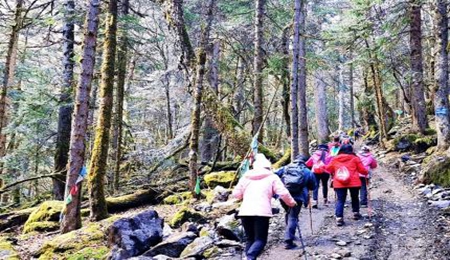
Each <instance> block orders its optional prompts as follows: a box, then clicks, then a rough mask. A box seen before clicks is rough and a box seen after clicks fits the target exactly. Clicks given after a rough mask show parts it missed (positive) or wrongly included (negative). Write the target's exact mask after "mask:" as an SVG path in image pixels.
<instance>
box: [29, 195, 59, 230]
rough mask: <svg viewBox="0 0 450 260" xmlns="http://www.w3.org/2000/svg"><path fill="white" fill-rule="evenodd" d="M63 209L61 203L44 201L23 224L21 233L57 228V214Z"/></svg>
mask: <svg viewBox="0 0 450 260" xmlns="http://www.w3.org/2000/svg"><path fill="white" fill-rule="evenodd" d="M63 207H64V202H62V201H45V202H43V203H42V204H41V205H40V206H39V207H38V208H37V209H36V210H34V211H33V212H32V213H31V215H30V216H29V217H28V220H27V222H25V225H24V228H23V233H24V234H26V233H29V232H32V231H51V230H57V229H58V228H59V223H58V220H59V214H60V213H61V211H62V209H63Z"/></svg>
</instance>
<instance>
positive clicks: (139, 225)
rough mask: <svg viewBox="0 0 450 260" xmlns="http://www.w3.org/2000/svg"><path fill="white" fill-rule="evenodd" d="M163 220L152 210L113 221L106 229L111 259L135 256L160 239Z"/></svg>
mask: <svg viewBox="0 0 450 260" xmlns="http://www.w3.org/2000/svg"><path fill="white" fill-rule="evenodd" d="M163 225H164V221H163V219H161V218H160V217H159V216H158V213H157V212H156V211H154V210H147V211H144V212H142V213H139V214H137V215H135V216H133V217H129V218H123V219H119V220H117V221H115V222H114V223H113V224H112V225H111V226H110V227H109V228H108V231H107V236H108V244H109V246H110V247H113V250H112V252H111V255H110V258H109V259H112V260H116V259H117V260H118V259H126V258H130V257H132V256H137V255H140V254H142V253H143V252H145V251H147V250H148V249H150V247H152V246H154V245H156V244H158V243H159V242H161V241H162V237H163Z"/></svg>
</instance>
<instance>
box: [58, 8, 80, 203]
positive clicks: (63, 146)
mask: <svg viewBox="0 0 450 260" xmlns="http://www.w3.org/2000/svg"><path fill="white" fill-rule="evenodd" d="M74 15H75V1H74V0H66V2H65V13H64V26H63V54H64V56H63V67H64V70H63V84H62V87H61V96H60V98H59V101H60V102H61V104H62V105H61V107H60V108H59V115H58V136H57V140H56V154H55V166H54V170H55V172H57V173H59V176H60V177H59V178H57V179H53V180H52V182H53V197H54V199H56V200H63V199H64V187H65V185H66V184H65V180H64V178H65V176H66V174H67V169H66V167H67V161H68V160H69V145H70V123H71V119H72V111H73V105H72V102H73V100H72V96H71V95H72V94H71V93H72V89H73V67H74V61H73V57H74V50H73V47H74V40H75V33H74V30H75V23H74V18H75V17H74Z"/></svg>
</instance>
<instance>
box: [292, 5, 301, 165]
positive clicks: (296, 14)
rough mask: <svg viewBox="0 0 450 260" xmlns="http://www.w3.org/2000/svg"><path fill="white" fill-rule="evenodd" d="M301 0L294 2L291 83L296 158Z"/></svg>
mask: <svg viewBox="0 0 450 260" xmlns="http://www.w3.org/2000/svg"><path fill="white" fill-rule="evenodd" d="M301 2H302V1H301V0H295V3H294V41H293V43H292V52H293V55H292V56H293V58H292V81H291V82H292V84H291V125H292V127H291V129H292V137H291V149H292V152H291V159H292V160H294V159H295V157H297V155H298V106H297V97H298V85H299V84H298V82H299V79H298V77H299V74H298V67H299V64H298V63H299V58H300V56H299V55H300V25H301V17H300V16H301Z"/></svg>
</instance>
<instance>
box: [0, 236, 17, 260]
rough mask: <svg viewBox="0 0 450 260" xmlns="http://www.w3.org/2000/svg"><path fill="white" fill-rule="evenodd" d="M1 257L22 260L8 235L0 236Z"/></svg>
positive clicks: (8, 259) (9, 259)
mask: <svg viewBox="0 0 450 260" xmlns="http://www.w3.org/2000/svg"><path fill="white" fill-rule="evenodd" d="M0 259H7V260H20V257H19V254H18V253H17V251H16V250H15V249H14V247H13V245H12V243H11V242H10V241H8V240H7V238H6V237H3V236H2V237H0Z"/></svg>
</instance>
